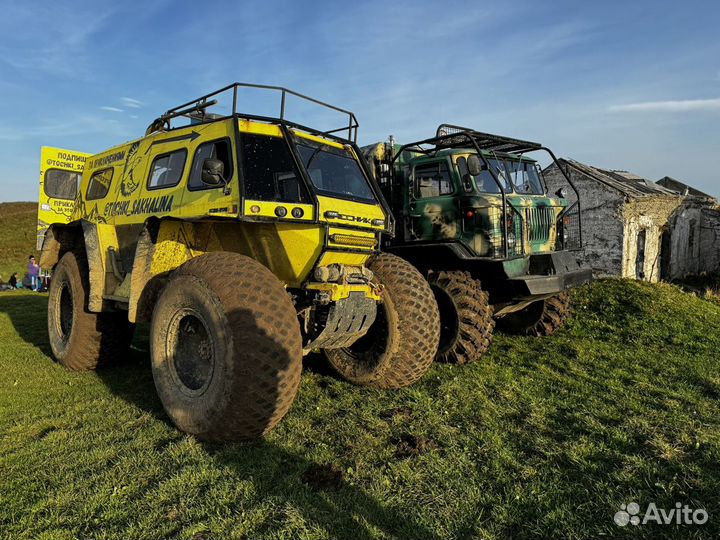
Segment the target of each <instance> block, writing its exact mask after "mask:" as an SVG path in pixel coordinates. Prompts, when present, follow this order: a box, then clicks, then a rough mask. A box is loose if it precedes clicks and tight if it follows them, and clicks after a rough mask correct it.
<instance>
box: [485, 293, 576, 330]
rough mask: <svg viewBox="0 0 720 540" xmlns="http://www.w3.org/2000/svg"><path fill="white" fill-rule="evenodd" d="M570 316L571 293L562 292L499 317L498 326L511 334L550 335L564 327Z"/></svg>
mask: <svg viewBox="0 0 720 540" xmlns="http://www.w3.org/2000/svg"><path fill="white" fill-rule="evenodd" d="M569 316H570V295H569V294H568V293H560V294H557V295H555V296H551V297H550V298H546V299H545V300H540V301H538V302H533V303H532V304H530V305H529V306H527V307H526V308H525V309H522V310H520V311H518V312H516V313H510V314H508V315H505V316H504V317H501V318H499V319H498V321H497V327H498V328H500V329H501V330H503V331H504V332H507V333H509V334H517V335H524V336H535V337H540V336H550V335H552V334H554V333H555V332H556V331H557V330H559V329H560V328H562V327H563V325H564V324H565V322H566V321H567V319H568V317H569Z"/></svg>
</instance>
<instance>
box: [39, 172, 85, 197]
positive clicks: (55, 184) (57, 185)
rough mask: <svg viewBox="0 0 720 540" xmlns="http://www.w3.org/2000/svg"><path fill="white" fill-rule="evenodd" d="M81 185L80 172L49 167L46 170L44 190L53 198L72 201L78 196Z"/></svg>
mask: <svg viewBox="0 0 720 540" xmlns="http://www.w3.org/2000/svg"><path fill="white" fill-rule="evenodd" d="M79 185H80V173H77V172H72V171H61V170H60V169H49V170H48V171H46V172H45V180H44V182H43V190H44V191H45V195H47V196H48V197H50V198H51V199H65V200H68V201H72V200H74V199H75V197H77V191H78V186H79Z"/></svg>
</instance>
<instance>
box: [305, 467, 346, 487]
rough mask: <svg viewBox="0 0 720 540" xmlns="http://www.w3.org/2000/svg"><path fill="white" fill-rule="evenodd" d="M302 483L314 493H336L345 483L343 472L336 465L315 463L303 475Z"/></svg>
mask: <svg viewBox="0 0 720 540" xmlns="http://www.w3.org/2000/svg"><path fill="white" fill-rule="evenodd" d="M302 481H303V482H304V483H305V485H307V486H308V487H309V488H310V489H312V490H313V491H335V490H338V489H340V487H341V486H342V483H343V472H342V470H341V469H340V467H338V466H337V465H335V464H334V463H330V464H327V465H321V464H318V463H313V464H312V465H310V466H309V467H308V468H307V469H306V470H305V472H304V473H303V475H302Z"/></svg>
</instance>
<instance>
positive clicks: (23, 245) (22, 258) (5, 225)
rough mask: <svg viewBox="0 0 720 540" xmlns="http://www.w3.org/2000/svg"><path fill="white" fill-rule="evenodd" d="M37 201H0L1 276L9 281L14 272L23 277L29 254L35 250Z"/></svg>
mask: <svg viewBox="0 0 720 540" xmlns="http://www.w3.org/2000/svg"><path fill="white" fill-rule="evenodd" d="M36 231H37V203H34V202H12V203H0V277H2V280H3V281H7V280H8V278H9V277H10V274H11V273H12V272H17V273H18V274H19V275H20V277H22V276H23V275H24V274H25V272H26V268H27V258H28V255H30V254H31V253H35V254H36V255H37V253H36V252H35V234H36Z"/></svg>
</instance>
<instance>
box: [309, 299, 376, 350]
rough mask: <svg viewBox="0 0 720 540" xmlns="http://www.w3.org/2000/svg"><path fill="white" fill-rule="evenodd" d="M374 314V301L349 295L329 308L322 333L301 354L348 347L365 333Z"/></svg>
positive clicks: (370, 324)
mask: <svg viewBox="0 0 720 540" xmlns="http://www.w3.org/2000/svg"><path fill="white" fill-rule="evenodd" d="M376 314H377V302H376V301H375V300H373V299H372V298H368V297H367V296H365V295H364V294H363V293H358V292H355V293H350V296H348V297H347V298H343V299H342V300H338V301H337V302H335V303H334V304H332V305H331V306H330V308H329V311H328V312H327V321H326V322H325V325H324V328H323V330H322V332H320V333H319V334H318V335H317V336H315V337H314V338H312V339H311V340H310V341H309V342H308V343H307V344H306V345H305V346H304V347H303V354H307V353H309V352H310V351H311V350H313V349H340V348H343V347H349V346H350V345H352V344H353V343H355V341H357V340H358V339H360V338H361V337H362V336H364V335H365V334H366V333H367V331H368V330H369V329H370V327H371V326H372V324H373V322H375V315H376Z"/></svg>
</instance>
